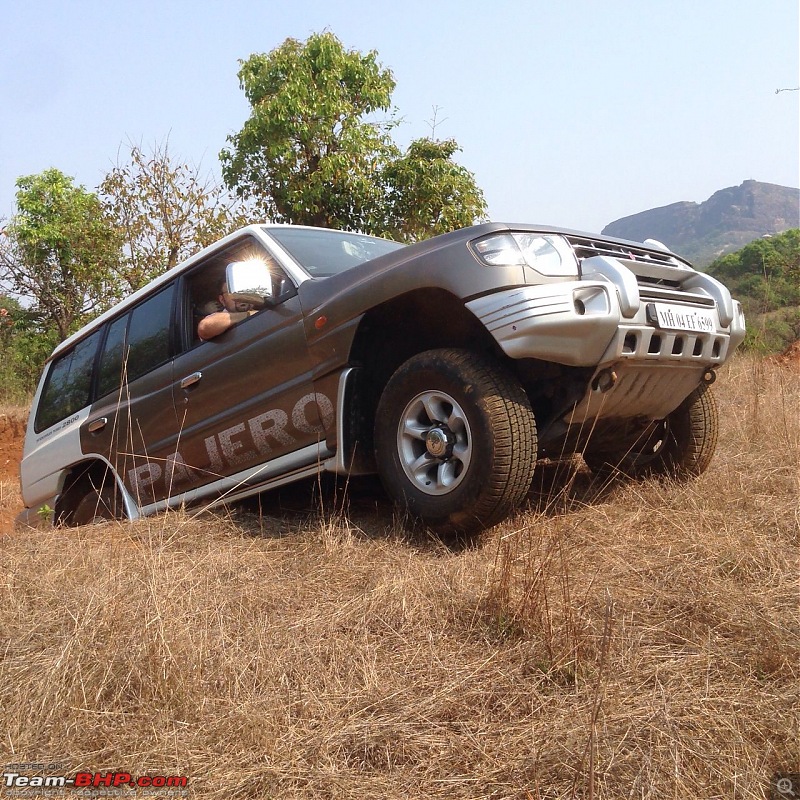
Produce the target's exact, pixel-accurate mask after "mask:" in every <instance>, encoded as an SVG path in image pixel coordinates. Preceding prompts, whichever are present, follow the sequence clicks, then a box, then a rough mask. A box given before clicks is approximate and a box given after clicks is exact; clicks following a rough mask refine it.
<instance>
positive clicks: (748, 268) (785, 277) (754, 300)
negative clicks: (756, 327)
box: [708, 228, 800, 314]
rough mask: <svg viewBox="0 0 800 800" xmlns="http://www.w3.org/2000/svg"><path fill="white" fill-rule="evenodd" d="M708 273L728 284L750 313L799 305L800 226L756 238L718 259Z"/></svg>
mask: <svg viewBox="0 0 800 800" xmlns="http://www.w3.org/2000/svg"><path fill="white" fill-rule="evenodd" d="M708 274H709V275H712V276H714V277H715V278H718V279H719V280H721V281H722V282H723V283H725V284H726V285H727V286H728V288H729V289H730V290H731V292H732V293H733V295H734V296H735V297H736V298H737V299H738V300H740V301H742V304H743V305H744V306H745V310H746V311H747V312H748V313H751V314H752V313H764V312H768V311H776V310H778V309H780V308H786V307H789V306H795V305H800V229H798V228H793V229H790V230H788V231H784V232H783V233H779V234H776V235H774V236H770V237H767V238H763V239H756V240H755V241H752V242H750V243H749V244H747V245H745V246H744V247H743V248H742V249H741V250H738V251H737V252H735V253H730V254H728V255H726V256H722V257H721V258H718V259H717V260H716V261H714V263H713V264H711V265H710V266H709V267H708Z"/></svg>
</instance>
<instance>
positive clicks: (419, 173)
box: [385, 139, 486, 242]
mask: <svg viewBox="0 0 800 800" xmlns="http://www.w3.org/2000/svg"><path fill="white" fill-rule="evenodd" d="M459 149H460V148H459V146H458V144H457V143H456V141H455V140H454V139H446V140H444V141H435V140H433V139H417V140H415V141H413V142H411V144H410V145H409V147H408V150H407V151H406V153H405V154H404V155H403V156H402V157H400V158H396V159H394V160H393V161H391V162H390V163H389V164H388V165H387V166H386V169H385V182H386V186H387V187H388V197H387V209H386V211H387V216H386V222H385V229H386V233H387V234H389V235H390V236H392V237H393V238H395V239H398V240H400V241H406V242H415V241H419V240H420V239H425V238H427V237H429V236H436V235H437V234H439V233H447V232H448V231H452V230H456V229H457V228H464V227H467V226H468V225H472V224H473V222H474V221H475V220H476V219H477V218H480V217H483V216H484V215H485V214H486V203H485V201H484V199H483V192H481V190H480V189H479V188H478V187H477V185H476V184H475V177H474V176H473V174H472V173H471V172H469V171H468V170H466V169H465V168H464V167H462V166H459V165H458V164H456V163H455V162H454V161H453V160H452V157H453V154H454V153H455V152H456V151H457V150H459Z"/></svg>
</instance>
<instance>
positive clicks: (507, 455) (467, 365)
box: [375, 349, 537, 534]
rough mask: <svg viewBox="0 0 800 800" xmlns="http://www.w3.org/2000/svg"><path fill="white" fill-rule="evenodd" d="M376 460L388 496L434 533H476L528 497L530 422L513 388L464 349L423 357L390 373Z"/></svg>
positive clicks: (533, 439) (533, 441) (533, 447)
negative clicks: (392, 373)
mask: <svg viewBox="0 0 800 800" xmlns="http://www.w3.org/2000/svg"><path fill="white" fill-rule="evenodd" d="M375 455H376V459H377V464H378V472H379V473H380V476H381V480H382V482H383V485H384V487H385V489H386V491H387V493H388V494H389V495H390V497H392V499H393V500H394V501H395V502H396V503H398V504H399V505H400V506H402V507H404V508H405V509H407V510H408V511H409V512H410V514H411V515H412V516H413V517H415V518H417V519H418V520H420V521H422V522H423V523H424V524H425V525H427V526H428V527H430V528H432V529H434V530H435V531H437V532H438V533H443V534H448V533H455V534H473V533H476V532H479V531H481V530H483V529H484V528H487V527H490V526H492V525H495V524H496V523H498V522H500V521H501V520H502V519H504V518H505V517H506V516H508V514H509V513H510V512H511V511H512V510H513V508H514V507H515V506H517V505H518V504H519V503H521V501H522V500H523V498H524V497H525V495H526V494H527V492H528V490H529V488H530V484H531V479H532V477H533V470H534V467H535V464H536V456H537V434H536V420H535V418H534V415H533V411H532V410H531V406H530V402H529V401H528V397H527V395H526V394H525V392H524V390H523V389H522V387H521V386H520V384H519V382H518V381H517V380H516V379H515V378H514V377H512V376H511V375H509V374H508V373H506V372H505V371H504V370H502V369H500V368H499V367H497V366H495V365H493V364H491V363H489V362H487V361H485V360H484V359H483V358H481V357H480V356H478V355H476V354H475V353H471V352H469V351H466V350H451V349H442V350H428V351H426V352H423V353H420V354H418V355H416V356H413V357H412V358H410V359H408V361H406V362H405V363H404V364H402V365H401V366H400V367H399V369H398V370H397V371H396V372H395V373H394V375H392V377H391V378H390V380H389V382H388V383H387V385H386V387H385V389H384V391H383V394H382V396H381V399H380V402H379V404H378V410H377V416H376V423H375Z"/></svg>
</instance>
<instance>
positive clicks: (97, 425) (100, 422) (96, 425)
mask: <svg viewBox="0 0 800 800" xmlns="http://www.w3.org/2000/svg"><path fill="white" fill-rule="evenodd" d="M107 424H108V417H98V418H97V419H93V420H92V421H91V422H90V423H89V424H88V425H87V426H86V429H87V430H88V431H89V433H97V432H98V431H101V430H103V428H105V426H106V425H107Z"/></svg>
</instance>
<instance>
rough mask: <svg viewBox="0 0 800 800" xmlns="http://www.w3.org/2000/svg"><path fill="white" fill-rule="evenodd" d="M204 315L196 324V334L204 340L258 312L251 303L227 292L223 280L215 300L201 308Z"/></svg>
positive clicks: (226, 286)
mask: <svg viewBox="0 0 800 800" xmlns="http://www.w3.org/2000/svg"><path fill="white" fill-rule="evenodd" d="M203 310H204V311H205V312H206V316H205V317H203V318H202V319H201V320H200V322H199V323H198V324H197V335H198V336H199V337H200V339H201V340H202V341H204V342H206V341H208V340H209V339H213V338H214V337H215V336H219V335H220V334H221V333H225V331H226V330H228V328H230V327H231V326H232V325H235V324H236V323H237V322H241V321H242V320H244V319H247V318H248V317H250V316H252V315H253V314H257V313H258V309H257V308H255V306H254V305H253V304H252V303H246V302H243V301H242V300H237V299H236V297H235V296H234V295H232V294H230V292H228V284H227V283H226V282H225V281H223V282H222V284H221V285H220V288H219V297H218V298H217V300H216V301H212V302H211V303H207V304H206V306H205V307H204V309H203Z"/></svg>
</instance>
